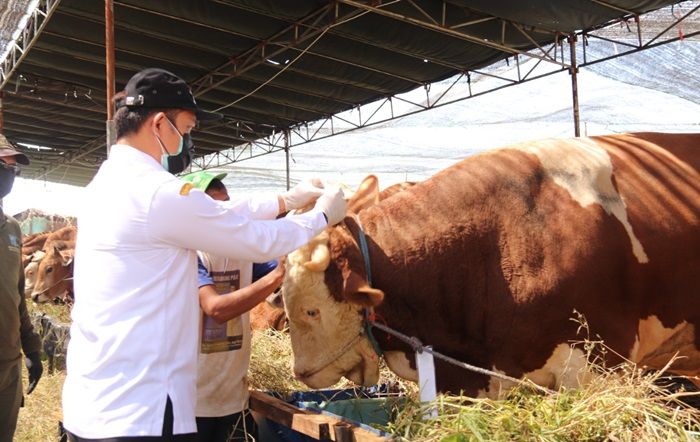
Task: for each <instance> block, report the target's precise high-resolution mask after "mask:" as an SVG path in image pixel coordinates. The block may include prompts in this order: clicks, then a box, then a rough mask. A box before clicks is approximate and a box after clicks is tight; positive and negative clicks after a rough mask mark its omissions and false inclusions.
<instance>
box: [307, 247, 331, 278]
mask: <svg viewBox="0 0 700 442" xmlns="http://www.w3.org/2000/svg"><path fill="white" fill-rule="evenodd" d="M330 262H331V252H330V250H328V246H327V245H326V244H318V245H317V246H316V247H315V248H314V250H313V252H311V261H309V262H305V263H304V267H305V268H306V269H307V270H310V271H312V272H323V271H324V270H326V269H327V268H328V264H330Z"/></svg>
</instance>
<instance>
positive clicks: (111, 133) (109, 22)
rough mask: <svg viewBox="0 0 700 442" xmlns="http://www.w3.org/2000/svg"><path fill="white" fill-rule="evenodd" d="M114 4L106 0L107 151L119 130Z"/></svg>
mask: <svg viewBox="0 0 700 442" xmlns="http://www.w3.org/2000/svg"><path fill="white" fill-rule="evenodd" d="M114 63H115V61H114V4H113V3H112V0H105V69H106V72H105V78H106V80H107V121H106V129H107V153H108V154H109V148H110V146H112V145H113V144H114V143H115V142H116V137H117V133H116V132H117V131H116V125H115V124H114V103H113V101H114V92H115V86H114Z"/></svg>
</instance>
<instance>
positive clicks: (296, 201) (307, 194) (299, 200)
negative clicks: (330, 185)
mask: <svg viewBox="0 0 700 442" xmlns="http://www.w3.org/2000/svg"><path fill="white" fill-rule="evenodd" d="M322 193H323V183H322V182H321V180H319V179H318V178H313V179H309V180H304V181H301V182H299V184H297V185H296V186H294V187H292V188H291V189H289V190H288V191H286V192H284V193H283V194H281V195H280V196H281V197H282V200H283V201H284V205H285V208H286V210H287V211H289V210H294V209H301V208H302V207H304V206H306V205H307V204H309V203H310V202H312V201H314V200H315V199H316V198H318V197H319V196H321V194H322Z"/></svg>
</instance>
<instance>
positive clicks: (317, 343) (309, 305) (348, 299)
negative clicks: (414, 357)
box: [282, 176, 384, 388]
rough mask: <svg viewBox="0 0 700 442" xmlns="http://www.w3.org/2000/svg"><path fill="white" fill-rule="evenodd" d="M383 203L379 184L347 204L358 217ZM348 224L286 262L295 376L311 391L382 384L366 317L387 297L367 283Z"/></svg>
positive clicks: (365, 187)
mask: <svg viewBox="0 0 700 442" xmlns="http://www.w3.org/2000/svg"><path fill="white" fill-rule="evenodd" d="M378 201H379V190H378V186H377V179H376V178H375V177H373V176H371V177H368V178H367V179H365V181H363V183H362V185H361V186H360V189H359V190H358V191H357V192H356V193H355V194H354V195H353V197H352V198H351V200H350V201H348V207H349V212H359V211H361V210H363V209H364V208H366V207H369V206H371V205H373V204H376V203H377V202H378ZM351 219H352V218H346V222H343V223H340V224H339V225H337V226H335V227H331V228H329V229H326V231H325V232H323V233H322V234H320V235H319V236H317V237H316V238H314V239H313V240H312V241H311V242H309V243H308V244H307V245H305V246H304V247H302V248H300V249H299V250H296V251H295V252H293V253H291V254H290V255H289V256H288V257H287V273H286V274H285V280H284V283H283V285H282V293H283V296H284V306H285V310H286V312H287V317H288V319H289V331H290V336H291V340H292V350H293V352H294V374H295V376H296V377H297V378H298V379H299V380H301V381H302V382H304V383H305V384H307V385H309V386H310V387H312V388H323V387H327V386H330V385H333V384H334V383H336V382H337V381H338V380H339V379H340V378H341V377H342V376H345V377H347V378H348V379H350V380H351V381H353V382H355V383H357V384H362V385H373V384H375V383H376V382H377V381H378V380H379V359H378V357H377V355H376V353H375V352H374V349H373V348H372V345H371V343H370V342H369V341H368V340H367V338H366V337H365V336H364V334H362V331H363V312H364V309H365V308H368V307H373V306H376V305H378V304H380V303H381V302H382V300H383V299H384V293H383V292H382V291H381V290H376V289H373V288H371V287H370V286H369V284H368V282H367V277H366V273H365V268H364V263H363V258H362V255H361V253H360V250H359V247H358V245H357V242H356V240H355V235H353V231H351V230H350V229H349V228H348V226H347V224H351V223H352V221H351Z"/></svg>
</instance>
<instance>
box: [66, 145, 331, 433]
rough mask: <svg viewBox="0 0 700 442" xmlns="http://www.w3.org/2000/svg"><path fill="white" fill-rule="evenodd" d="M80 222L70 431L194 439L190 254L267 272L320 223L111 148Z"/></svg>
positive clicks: (194, 306)
mask: <svg viewBox="0 0 700 442" xmlns="http://www.w3.org/2000/svg"><path fill="white" fill-rule="evenodd" d="M84 198H85V200H84V201H83V208H82V210H81V212H80V213H79V216H78V239H77V245H76V251H75V274H74V278H75V305H74V307H73V311H72V318H73V324H72V326H71V340H70V344H69V346H68V360H67V369H68V374H67V377H66V381H65V384H64V388H63V417H64V425H65V427H66V429H68V430H69V431H70V432H72V433H73V434H75V435H77V436H80V437H84V438H106V437H119V436H157V435H160V434H161V430H162V427H163V415H164V412H165V404H166V398H167V397H168V396H169V397H170V399H171V401H172V404H173V416H174V428H173V431H174V433H175V434H182V433H193V432H195V431H196V423H195V411H194V408H195V403H196V370H197V354H198V347H197V341H198V321H199V302H198V296H197V279H196V277H197V264H196V252H195V250H202V251H205V252H209V253H212V254H215V255H219V256H229V257H231V258H234V259H241V260H246V261H255V262H263V261H267V260H270V259H273V258H275V257H278V256H281V255H284V254H286V253H289V252H290V251H292V250H294V249H296V248H298V247H300V246H302V245H303V244H305V243H306V242H308V241H309V240H310V239H311V238H313V237H314V236H315V235H317V234H318V233H320V232H321V231H322V230H323V229H324V228H325V226H326V221H325V219H324V216H323V213H322V212H321V211H320V210H313V211H311V212H307V213H305V214H303V215H299V216H293V217H287V218H284V219H280V220H274V217H275V216H276V215H277V212H278V203H277V198H276V196H275V197H270V198H266V199H258V200H235V201H232V202H217V201H214V200H213V199H211V198H210V197H209V196H207V195H206V194H205V193H204V192H201V191H199V190H196V189H189V186H188V185H186V184H185V183H184V182H183V181H180V180H178V179H177V178H175V177H173V176H172V175H171V174H169V173H168V172H166V171H165V170H163V168H162V167H161V165H160V164H159V163H158V162H156V161H155V160H154V159H153V158H152V157H150V156H149V155H147V154H145V153H143V152H141V151H139V150H137V149H134V148H132V147H130V146H126V145H115V146H113V147H112V149H111V152H110V155H109V158H108V160H107V161H105V162H104V163H103V165H102V166H101V167H100V170H99V171H98V173H97V175H96V176H95V178H94V179H93V181H92V182H91V183H90V184H89V185H88V187H87V189H86V192H85V197H84Z"/></svg>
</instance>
